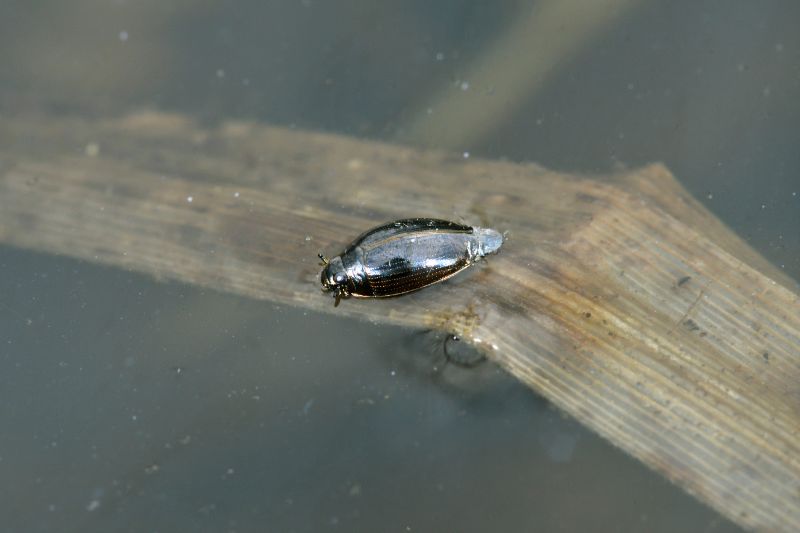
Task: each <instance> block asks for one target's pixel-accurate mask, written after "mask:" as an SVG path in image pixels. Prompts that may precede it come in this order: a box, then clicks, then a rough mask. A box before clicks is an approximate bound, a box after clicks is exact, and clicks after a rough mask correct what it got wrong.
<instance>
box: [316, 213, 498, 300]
mask: <svg viewBox="0 0 800 533" xmlns="http://www.w3.org/2000/svg"><path fill="white" fill-rule="evenodd" d="M504 240H505V237H504V235H503V234H502V233H500V232H498V231H496V230H493V229H489V228H479V227H472V226H466V225H464V224H458V223H455V222H450V221H448V220H441V219H436V218H406V219H402V220H396V221H394V222H389V223H387V224H384V225H382V226H378V227H376V228H373V229H371V230H369V231H367V232H366V233H363V234H362V235H360V236H359V237H358V238H356V240H354V241H353V242H352V243H351V244H350V245H349V246H348V247H347V248H345V250H344V252H342V253H341V254H339V255H337V256H336V257H334V258H332V259H330V260H328V259H326V258H325V256H324V255H322V254H319V258H320V259H321V260H322V263H323V265H324V267H323V269H322V272H321V273H320V282H321V283H322V289H323V290H324V291H326V292H332V293H333V296H334V297H335V298H336V302H335V304H334V306H338V305H339V301H340V300H341V299H342V298H348V297H350V296H355V297H358V298H385V297H389V296H398V295H401V294H406V293H409V292H413V291H416V290H419V289H422V288H424V287H427V286H429V285H433V284H434V283H438V282H440V281H444V280H446V279H447V278H449V277H451V276H454V275H455V274H457V273H459V272H460V271H462V270H464V269H465V268H467V267H469V266H471V265H473V264H474V263H475V262H477V261H479V260H480V259H481V258H483V257H485V256H486V255H488V254H495V253H497V252H498V250H500V247H501V246H502V245H503V241H504Z"/></svg>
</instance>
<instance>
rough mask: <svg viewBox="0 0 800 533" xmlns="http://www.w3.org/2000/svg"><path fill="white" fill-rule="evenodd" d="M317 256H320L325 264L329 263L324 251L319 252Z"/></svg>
mask: <svg viewBox="0 0 800 533" xmlns="http://www.w3.org/2000/svg"><path fill="white" fill-rule="evenodd" d="M317 257H319V259H320V261H322V264H323V265H327V264H328V259H327V258H326V257H325V256H324V255H322V253H318V254H317Z"/></svg>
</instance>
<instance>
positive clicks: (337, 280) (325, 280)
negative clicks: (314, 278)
mask: <svg viewBox="0 0 800 533" xmlns="http://www.w3.org/2000/svg"><path fill="white" fill-rule="evenodd" d="M320 259H322V261H323V263H324V264H325V267H324V268H323V269H322V272H321V273H320V282H321V283H322V290H323V291H326V292H333V294H334V296H335V297H336V303H335V304H334V305H339V300H340V299H342V298H347V297H348V296H350V288H349V282H348V281H349V280H348V278H347V271H346V270H345V268H344V264H343V263H342V258H341V257H334V258H333V259H331V260H330V261H328V260H327V259H325V258H324V257H323V256H321V255H320Z"/></svg>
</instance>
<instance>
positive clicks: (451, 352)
mask: <svg viewBox="0 0 800 533" xmlns="http://www.w3.org/2000/svg"><path fill="white" fill-rule="evenodd" d="M377 351H378V353H380V357H381V359H382V360H383V361H384V362H385V364H386V365H387V366H388V367H391V368H392V369H394V370H396V371H397V372H402V373H404V374H407V375H414V376H416V377H418V378H419V379H422V380H425V381H429V382H430V383H432V384H435V385H436V386H438V387H440V388H443V389H445V390H451V391H453V392H456V391H457V392H462V393H463V392H465V391H470V392H481V391H485V390H487V389H492V388H495V387H496V386H498V385H499V384H500V383H503V382H505V381H507V380H509V379H511V380H513V378H511V377H510V376H509V375H508V374H507V373H506V372H505V371H504V370H503V369H501V368H500V367H499V366H497V365H496V364H495V363H493V362H492V361H490V360H488V359H486V356H485V355H483V354H482V353H481V352H479V351H478V350H477V349H476V348H475V347H474V346H473V345H472V344H470V343H468V342H466V341H463V340H461V339H459V338H458V337H456V336H455V335H452V334H450V333H445V332H442V331H437V330H431V329H425V330H418V331H409V333H408V334H407V335H405V336H404V337H403V339H402V340H401V341H400V342H399V343H395V344H393V345H392V346H391V347H382V349H380V350H377Z"/></svg>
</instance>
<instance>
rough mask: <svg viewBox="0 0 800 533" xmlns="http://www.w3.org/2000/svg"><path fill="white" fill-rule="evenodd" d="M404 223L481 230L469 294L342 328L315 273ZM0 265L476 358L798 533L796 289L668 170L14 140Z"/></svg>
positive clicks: (354, 143) (34, 130)
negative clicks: (5, 255)
mask: <svg viewBox="0 0 800 533" xmlns="http://www.w3.org/2000/svg"><path fill="white" fill-rule="evenodd" d="M410 216H435V217H443V218H458V217H464V218H465V219H466V220H467V221H468V222H472V223H478V222H481V220H483V221H489V223H490V224H491V226H492V227H495V228H497V229H500V230H507V231H508V232H509V240H508V241H507V242H506V244H505V245H504V247H503V250H502V252H501V253H500V254H499V255H498V256H496V257H492V258H490V261H489V262H488V263H487V265H485V266H484V267H483V268H476V269H473V272H471V273H470V274H467V275H466V276H465V277H464V279H461V280H454V282H448V283H445V284H441V285H438V286H436V287H432V288H430V289H427V290H425V291H422V292H419V293H416V294H412V295H409V296H405V297H402V298H397V299H390V300H382V301H367V300H348V301H345V302H343V303H342V305H341V306H339V307H338V308H337V309H335V310H334V308H333V302H332V299H331V298H329V297H326V296H325V295H323V294H321V292H320V289H319V283H318V273H319V268H320V267H319V266H318V264H317V263H318V261H317V259H316V254H317V252H319V251H324V252H325V253H327V254H334V253H337V252H339V251H340V250H341V249H342V247H343V246H344V245H345V244H347V243H348V241H349V240H350V239H351V238H352V237H353V236H355V235H357V234H358V233H360V232H361V231H363V230H364V229H366V228H369V227H371V226H373V225H375V224H377V223H380V222H385V221H387V220H391V219H394V218H400V217H410ZM0 243H3V244H6V245H13V246H20V247H24V248H28V249H35V250H41V251H45V252H48V253H56V254H65V255H69V256H72V257H77V258H81V259H85V260H90V261H97V262H100V263H105V264H110V265H115V266H119V267H123V268H128V269H132V270H136V271H139V272H144V273H148V274H151V275H154V276H156V277H158V278H163V279H174V280H178V281H181V282H185V283H194V284H197V285H201V286H205V287H211V288H214V289H217V290H221V291H227V292H231V293H236V294H240V295H243V296H247V297H251V298H261V299H268V300H272V301H277V302H283V303H288V304H292V305H298V306H303V307H306V308H309V309H315V310H318V311H325V312H336V313H343V314H346V315H351V316H354V317H360V318H363V319H367V320H371V321H381V322H391V323H395V324H403V325H410V326H416V327H436V328H441V329H444V330H448V331H450V332H453V333H457V334H459V335H461V336H462V337H464V338H466V339H470V340H471V341H472V342H473V343H475V344H476V345H477V346H478V347H479V348H481V349H482V350H484V351H485V352H486V353H487V354H488V355H489V356H490V357H491V358H492V359H494V360H495V361H497V362H498V363H499V364H501V365H503V366H504V367H505V368H507V369H508V370H509V371H510V372H511V373H513V374H514V375H515V376H517V377H518V378H519V379H521V380H522V381H524V382H525V383H527V384H528V385H529V386H531V387H532V388H533V389H535V390H536V391H537V392H539V393H540V394H542V395H544V396H546V397H547V398H549V399H550V400H551V401H552V402H553V403H554V404H555V405H557V406H559V407H560V408H562V409H564V410H565V411H567V412H569V413H570V414H571V415H573V416H574V417H576V418H577V419H578V420H580V421H581V422H582V423H584V424H586V425H587V426H589V427H591V428H593V429H594V430H595V431H597V432H598V433H599V434H601V435H602V436H604V437H605V438H607V439H609V440H610V441H611V442H613V443H614V444H616V445H618V446H619V447H621V448H622V449H624V450H626V451H627V452H629V453H631V454H632V455H634V456H635V457H637V458H639V459H641V460H642V461H643V462H644V463H645V464H647V465H648V466H650V467H652V468H653V469H655V470H657V471H658V472H660V473H662V474H663V475H665V476H666V477H668V478H669V479H671V480H673V481H674V482H676V483H677V484H678V485H680V486H681V487H683V488H684V489H686V490H688V491H689V492H691V493H692V494H694V495H696V496H697V497H698V498H700V499H701V500H703V501H705V502H707V503H709V504H710V505H712V506H713V507H715V508H716V509H718V510H719V511H720V512H722V513H723V514H724V515H726V516H728V517H729V518H731V519H732V520H734V521H736V522H737V523H739V524H742V525H744V526H748V527H753V528H758V529H765V530H787V531H788V530H800V297H799V296H798V293H797V286H796V284H794V282H793V281H792V280H790V279H788V278H786V277H785V276H784V275H783V274H782V273H781V272H780V271H779V270H777V269H775V268H774V267H772V266H771V265H769V264H768V263H767V262H766V261H764V260H763V259H762V258H761V257H760V256H758V254H756V253H755V252H754V251H753V250H751V249H750V248H749V247H748V246H747V245H746V244H744V243H743V242H742V241H741V240H739V239H738V238H737V237H736V236H735V235H733V234H732V233H731V232H730V231H728V230H727V229H726V228H725V227H724V225H722V224H721V223H719V221H717V220H716V219H715V218H714V217H713V216H712V215H711V214H709V213H708V212H707V211H705V210H704V209H703V208H702V206H701V205H700V204H699V203H698V202H696V201H694V200H693V199H692V198H691V197H690V196H689V195H688V194H687V193H686V192H685V191H684V190H683V189H682V188H681V187H680V185H679V184H678V183H677V182H676V181H675V180H674V179H673V178H672V176H671V175H670V174H669V172H668V171H667V170H666V169H665V168H664V167H662V166H660V165H653V166H650V167H647V168H643V169H639V170H636V171H632V172H630V173H627V174H624V175H620V176H616V177H613V178H612V179H610V180H606V181H599V180H596V179H590V178H586V177H580V176H569V175H564V174H557V173H553V172H549V171H547V170H545V169H543V168H540V167H538V166H535V165H519V164H513V163H506V162H489V161H477V160H474V159H470V160H468V161H465V160H463V159H462V158H459V157H453V156H449V155H447V154H442V153H433V152H421V151H417V150H413V149H408V148H403V147H398V146H392V145H385V144H379V143H372V142H366V141H359V140H354V139H348V138H342V137H339V136H334V135H326V134H318V133H308V132H298V131H290V130H285V129H280V128H272V127H266V126H261V125H255V124H241V123H231V124H226V125H222V126H221V127H218V128H213V129H203V128H200V127H198V126H196V125H194V124H192V123H191V122H190V121H188V120H186V119H184V118H182V117H180V116H174V115H164V114H158V113H148V114H139V115H134V116H131V117H127V118H124V119H118V120H108V121H103V122H87V121H81V120H70V119H56V120H53V119H48V120H43V119H42V120H37V119H31V118H16V119H6V120H4V121H3V122H2V123H0Z"/></svg>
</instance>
